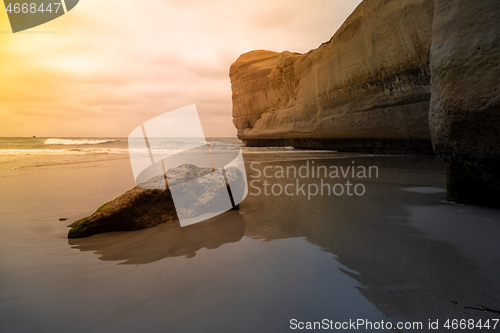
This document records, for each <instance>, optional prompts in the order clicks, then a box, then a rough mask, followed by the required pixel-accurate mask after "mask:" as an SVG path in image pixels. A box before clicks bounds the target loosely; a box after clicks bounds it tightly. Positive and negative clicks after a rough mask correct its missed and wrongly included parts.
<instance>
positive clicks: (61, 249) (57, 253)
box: [0, 150, 500, 332]
mask: <svg viewBox="0 0 500 333" xmlns="http://www.w3.org/2000/svg"><path fill="white" fill-rule="evenodd" d="M244 158H245V162H246V170H247V176H248V180H249V182H250V181H252V180H265V179H264V178H265V177H264V173H263V169H264V168H265V167H269V168H268V169H267V170H268V171H269V170H276V167H277V166H283V167H287V166H295V167H300V166H303V165H305V163H306V162H307V161H309V163H312V161H314V165H316V166H326V167H330V166H337V167H341V166H344V167H347V166H349V165H353V164H355V165H357V166H361V165H363V166H377V167H378V177H372V178H369V179H352V177H350V176H348V177H347V178H346V179H347V180H351V181H352V182H353V183H363V184H364V187H365V193H364V195H362V196H356V195H352V196H348V195H341V196H332V195H330V196H328V195H316V196H313V197H311V198H310V199H308V198H307V197H306V196H304V195H302V194H301V193H299V195H293V196H288V195H284V194H282V195H272V194H271V195H269V196H267V195H265V194H264V192H262V193H260V194H259V195H256V192H257V190H256V188H260V189H263V188H262V186H261V185H262V183H258V182H255V183H253V185H254V188H249V193H248V195H247V197H246V199H245V200H244V201H243V202H242V203H241V205H240V210H239V211H228V212H226V213H223V214H221V215H219V216H217V217H215V218H212V219H211V220H209V221H205V222H202V223H198V224H195V225H191V226H188V227H185V228H181V227H180V226H179V225H178V224H171V225H160V226H157V227H155V228H151V229H145V230H140V231H134V232H115V233H106V234H100V235H95V236H92V237H88V238H81V239H71V240H68V239H67V238H66V236H67V231H68V228H67V227H66V225H67V224H69V223H71V222H72V221H75V220H77V219H80V218H82V217H84V216H87V215H89V214H90V213H92V212H93V211H94V210H95V209H96V208H97V207H99V206H100V205H101V204H103V203H104V202H107V201H109V200H111V199H113V198H114V197H116V196H118V195H120V194H121V193H123V192H124V191H126V190H128V189H130V188H131V187H133V186H134V181H133V178H132V176H131V171H130V162H129V160H128V158H127V156H121V157H118V158H116V156H115V157H113V159H109V160H103V161H98V162H92V161H85V163H69V164H59V165H50V166H45V167H30V168H24V169H21V170H20V169H14V170H5V169H4V170H3V171H2V173H1V177H0V188H2V191H0V193H1V194H0V196H1V198H0V205H1V209H0V228H1V233H0V267H1V274H0V285H1V287H0V308H1V309H2V310H1V312H0V328H1V329H0V331H2V332H28V331H34V330H36V331H37V332H55V331H57V332H60V331H72V332H89V331H92V332H118V331H120V332H137V331H139V330H140V331H146V332H165V331H172V332H201V331H206V332H256V331H259V332H286V331H290V320H292V319H296V320H298V321H303V322H308V321H311V322H312V321H321V320H323V319H325V318H327V319H330V320H335V321H349V320H357V319H361V318H362V319H365V320H369V321H372V322H376V321H381V320H384V321H390V322H394V323H396V322H414V321H418V322H422V323H423V324H424V328H423V329H422V330H414V331H415V332H425V331H428V329H427V323H428V321H429V320H436V319H438V320H439V321H440V323H444V321H445V320H446V319H462V318H465V319H474V320H479V319H481V320H486V319H493V318H498V314H494V313H491V312H484V311H478V310H474V309H466V308H464V307H478V304H481V305H484V306H486V307H489V308H491V309H500V287H499V284H498V280H499V277H500V266H499V262H500V261H499V259H500V258H499V257H500V245H499V244H498V241H497V239H498V236H499V235H500V211H498V210H495V209H490V208H484V207H478V206H468V205H459V204H454V203H451V202H447V201H446V200H445V189H444V187H443V186H444V185H443V184H444V178H445V172H444V168H443V166H442V164H441V162H440V161H439V160H438V159H437V158H436V157H432V156H418V157H416V156H367V155H361V154H339V153H334V152H307V151H290V152H286V151H280V152H274V153H272V154H270V153H263V152H262V151H261V152H259V151H251V150H247V151H246V152H245V154H244ZM252 163H254V164H252ZM251 164H252V167H251ZM259 175H260V177H259ZM355 178H356V177H355ZM346 179H341V180H342V181H345V180H346ZM300 181H301V182H303V183H305V184H306V186H307V184H314V183H316V184H320V182H321V179H320V178H311V177H309V178H303V179H300ZM326 181H329V182H330V183H332V182H333V183H335V182H337V180H335V179H327V180H326ZM269 182H271V183H272V184H280V186H286V185H287V184H290V183H294V182H296V179H291V178H290V177H283V178H276V177H274V178H272V179H269ZM294 184H295V183H294ZM276 188H277V187H276ZM62 217H65V218H68V220H67V221H59V218H62ZM26 318H30V320H26ZM380 331H384V330H380ZM385 331H391V330H385ZM392 331H398V330H392ZM399 331H401V330H399ZM402 331H405V332H410V331H412V330H411V329H408V330H402ZM472 331H474V330H472Z"/></svg>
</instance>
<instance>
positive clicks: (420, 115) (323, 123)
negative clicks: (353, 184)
mask: <svg viewBox="0 0 500 333" xmlns="http://www.w3.org/2000/svg"><path fill="white" fill-rule="evenodd" d="M432 17H433V1H432V0H386V1H378V0H365V1H363V2H362V3H361V4H360V5H359V6H358V8H356V10H355V11H354V12H353V13H352V14H351V16H349V18H348V19H347V20H346V22H345V23H344V24H343V25H342V27H341V28H340V29H339V30H338V31H337V33H335V35H334V36H333V37H332V39H331V40H330V41H329V42H327V43H324V44H322V45H321V46H320V47H319V48H317V49H315V50H312V51H310V52H308V53H307V54H298V53H291V52H283V53H276V52H271V51H264V50H260V51H252V52H248V53H245V54H243V55H241V56H240V57H239V58H238V60H237V61H236V62H235V63H233V64H232V66H231V68H230V74H229V75H230V78H231V85H232V91H233V97H232V99H233V121H234V125H235V126H236V128H237V129H238V137H239V138H241V139H242V140H243V141H244V142H245V143H246V144H247V145H257V146H269V145H290V146H295V147H298V148H323V149H325V148H328V149H337V150H342V151H368V152H409V153H431V152H432V147H431V141H430V133H429V125H428V110H429V100H430V73H429V50H430V45H431V29H432Z"/></svg>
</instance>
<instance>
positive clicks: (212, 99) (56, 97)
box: [0, 0, 360, 136]
mask: <svg viewBox="0 0 500 333" xmlns="http://www.w3.org/2000/svg"><path fill="white" fill-rule="evenodd" d="M359 2H360V1H351V0H345V1H341V0H335V1H334V0H309V1H305V0H303V1H301V0H298V1H289V0H276V1H269V0H240V1H223V0H216V1H205V0H194V1H173V0H170V1H167V0H165V1H147V2H132V1H120V0H107V1H98V0H86V1H81V2H80V3H79V4H78V6H77V7H75V9H73V10H72V11H71V12H69V13H68V14H66V15H64V16H62V17H61V18H59V19H57V20H54V21H51V22H49V23H47V24H45V25H42V26H40V27H38V28H35V29H34V30H33V31H37V30H38V31H40V32H41V33H37V34H0V43H1V44H2V45H3V47H2V48H1V49H0V61H1V63H2V70H1V71H0V85H1V86H2V91H0V115H1V116H2V117H7V116H6V115H7V114H8V115H9V118H8V119H9V122H10V124H8V123H7V122H5V121H3V122H0V136H4V135H19V136H21V135H33V134H34V132H35V131H36V132H37V133H36V134H37V135H39V136H87V135H96V136H127V135H128V134H129V131H130V130H131V129H133V128H135V127H136V126H137V124H140V123H142V122H144V121H145V120H147V119H149V118H151V117H154V116H156V115H159V114H161V113H164V112H167V111H169V110H172V109H175V108H179V107H183V106H185V105H189V104H196V105H197V108H198V111H199V113H200V117H201V118H202V120H203V122H204V128H205V132H206V134H207V135H209V136H225V135H231V136H232V135H235V133H236V131H235V129H234V127H233V125H232V119H231V89H230V81H229V77H228V71H229V66H230V65H231V63H232V62H234V61H235V60H236V59H237V57H238V56H239V55H240V54H241V53H244V52H247V51H250V50H253V49H270V50H276V51H283V50H291V51H298V52H307V51H308V50H310V49H312V48H315V47H318V46H319V45H320V44H321V43H322V42H325V41H327V40H328V39H330V37H331V36H332V35H333V33H334V32H335V30H336V29H337V28H338V27H339V26H340V25H341V24H342V22H343V21H344V20H345V18H346V17H347V15H348V14H350V13H351V12H352V10H353V9H354V7H355V6H356V5H357V4H358V3H359ZM6 26H7V25H6V21H5V17H1V16H0V29H5V27H6ZM43 31H51V32H53V33H43ZM4 87H5V88H4ZM3 119H7V118H3ZM11 124H15V126H12V125H11ZM20 124H22V125H20Z"/></svg>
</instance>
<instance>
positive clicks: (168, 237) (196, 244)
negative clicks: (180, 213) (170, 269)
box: [68, 210, 245, 264]
mask: <svg viewBox="0 0 500 333" xmlns="http://www.w3.org/2000/svg"><path fill="white" fill-rule="evenodd" d="M244 234H245V221H244V220H243V218H242V217H241V216H240V215H239V213H238V212H237V211H234V210H231V211H228V212H225V213H223V214H221V215H219V216H216V217H214V218H211V219H209V220H207V221H204V222H201V223H197V224H193V225H190V226H187V227H183V228H181V226H180V225H179V223H178V222H177V223H173V224H161V225H159V226H156V227H155V228H151V229H145V230H139V231H133V232H114V233H107V234H100V235H95V236H92V237H88V238H76V239H68V243H69V245H71V246H72V247H73V248H75V249H79V250H80V251H92V252H95V253H96V254H99V255H100V257H99V259H101V260H105V261H122V262H121V264H147V263H151V262H154V261H157V260H160V259H164V258H170V257H181V256H185V257H187V258H192V257H194V256H195V255H196V252H197V251H198V250H200V249H201V248H206V249H216V248H218V247H220V246H221V245H223V244H226V243H233V242H238V241H239V240H240V239H241V238H242V237H243V235H244Z"/></svg>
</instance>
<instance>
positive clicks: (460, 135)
mask: <svg viewBox="0 0 500 333" xmlns="http://www.w3.org/2000/svg"><path fill="white" fill-rule="evenodd" d="M434 9H435V14H434V24H433V33H432V49H431V55H430V68H431V74H432V87H431V92H432V98H431V108H430V113H429V121H430V129H431V134H432V142H433V145H434V148H435V150H436V153H437V154H438V155H439V157H441V159H443V161H444V162H445V164H446V166H447V187H448V197H449V199H450V200H453V201H458V202H463V203H476V204H488V205H493V206H500V200H499V198H500V85H499V82H500V81H499V80H500V1H498V0H477V1H465V0H454V1H449V0H435V2H434Z"/></svg>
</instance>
